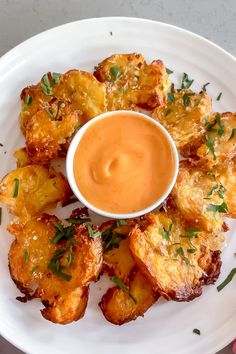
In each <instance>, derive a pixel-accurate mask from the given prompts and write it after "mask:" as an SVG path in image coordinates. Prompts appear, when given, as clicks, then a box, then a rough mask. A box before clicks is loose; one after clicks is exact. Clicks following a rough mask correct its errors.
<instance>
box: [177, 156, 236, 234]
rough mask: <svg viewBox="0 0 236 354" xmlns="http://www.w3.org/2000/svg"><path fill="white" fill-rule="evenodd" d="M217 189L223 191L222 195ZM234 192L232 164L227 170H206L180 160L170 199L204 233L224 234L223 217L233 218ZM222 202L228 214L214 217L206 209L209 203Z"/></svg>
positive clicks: (235, 171) (235, 207) (235, 174)
mask: <svg viewBox="0 0 236 354" xmlns="http://www.w3.org/2000/svg"><path fill="white" fill-rule="evenodd" d="M217 186H218V187H217ZM214 188H216V189H214ZM219 188H222V189H223V191H224V192H223V194H222V195H221V196H220V194H219V192H218V191H219ZM235 192H236V168H235V165H234V163H233V162H232V163H230V164H228V166H227V168H226V167H225V166H224V165H223V166H216V167H215V168H214V170H208V169H203V168H202V166H201V165H200V166H199V164H197V165H194V164H192V163H191V162H189V161H181V162H180V164H179V174H178V177H177V181H176V184H175V186H174V188H173V190H172V192H171V197H172V198H173V199H174V201H175V203H176V205H177V207H178V209H179V210H180V211H181V213H182V215H183V216H184V218H185V219H186V220H187V221H189V222H191V223H195V224H196V225H198V226H199V227H200V228H202V229H204V230H206V231H214V230H215V231H217V230H224V231H227V228H226V227H225V224H224V221H223V217H224V216H229V217H236V197H235V195H236V194H235ZM223 202H224V203H226V204H227V206H228V212H226V213H220V214H219V215H218V217H216V216H215V213H214V211H211V210H208V208H209V206H210V205H211V204H213V205H220V204H222V203H223Z"/></svg>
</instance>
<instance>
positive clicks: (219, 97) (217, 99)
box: [216, 92, 222, 101]
mask: <svg viewBox="0 0 236 354" xmlns="http://www.w3.org/2000/svg"><path fill="white" fill-rule="evenodd" d="M221 96H222V92H220V93H219V95H218V96H217V98H216V101H219V100H220V99H221Z"/></svg>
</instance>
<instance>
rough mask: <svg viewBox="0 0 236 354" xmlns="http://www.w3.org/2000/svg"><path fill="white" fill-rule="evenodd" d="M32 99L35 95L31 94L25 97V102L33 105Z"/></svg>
mask: <svg viewBox="0 0 236 354" xmlns="http://www.w3.org/2000/svg"><path fill="white" fill-rule="evenodd" d="M32 101H33V97H32V96H31V95H27V96H26V99H25V104H26V105H27V106H29V105H31V103H32Z"/></svg>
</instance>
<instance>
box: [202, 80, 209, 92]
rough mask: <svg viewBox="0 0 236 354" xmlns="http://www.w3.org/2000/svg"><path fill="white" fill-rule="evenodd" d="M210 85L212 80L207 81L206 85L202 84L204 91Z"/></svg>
mask: <svg viewBox="0 0 236 354" xmlns="http://www.w3.org/2000/svg"><path fill="white" fill-rule="evenodd" d="M208 85H210V82H207V83H206V84H205V85H203V86H202V91H204V92H206V88H207V86H208Z"/></svg>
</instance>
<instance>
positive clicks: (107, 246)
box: [102, 224, 123, 252]
mask: <svg viewBox="0 0 236 354" xmlns="http://www.w3.org/2000/svg"><path fill="white" fill-rule="evenodd" d="M116 225H117V224H115V225H112V226H111V227H109V228H107V229H106V230H104V231H103V232H102V241H103V248H104V251H105V252H106V251H110V250H112V249H113V248H118V247H119V243H120V241H121V240H123V237H122V236H121V235H118V234H117V233H116V231H115V229H116Z"/></svg>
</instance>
